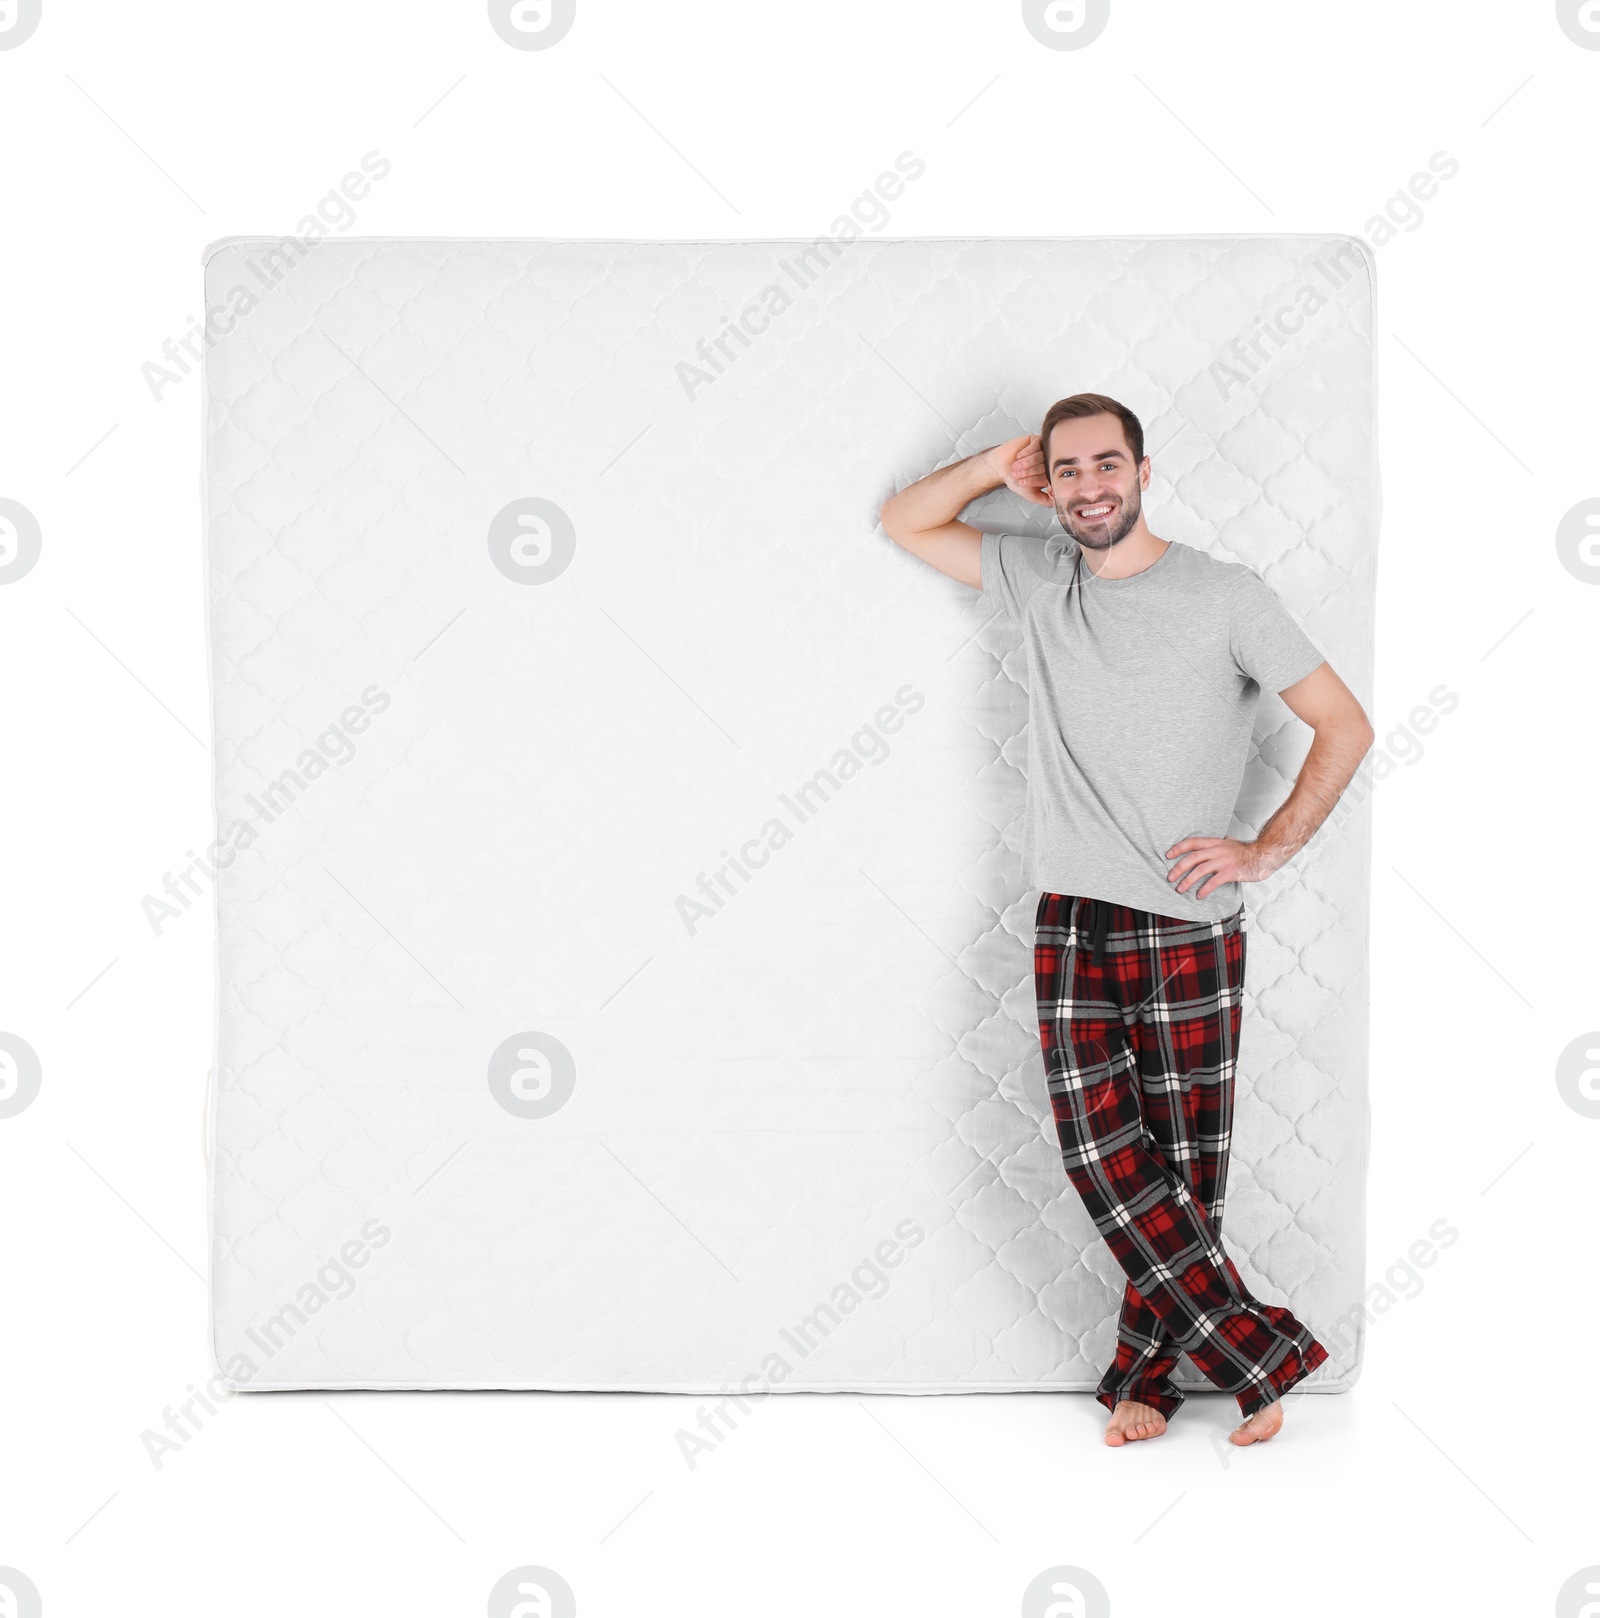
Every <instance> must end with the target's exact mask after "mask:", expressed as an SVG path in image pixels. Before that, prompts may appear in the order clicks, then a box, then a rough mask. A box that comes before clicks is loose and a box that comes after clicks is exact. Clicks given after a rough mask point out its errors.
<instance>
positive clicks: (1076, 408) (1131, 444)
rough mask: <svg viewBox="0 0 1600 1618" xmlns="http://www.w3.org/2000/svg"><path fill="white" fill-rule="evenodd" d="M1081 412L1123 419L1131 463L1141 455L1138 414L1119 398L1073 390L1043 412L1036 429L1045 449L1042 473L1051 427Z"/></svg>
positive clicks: (1047, 467)
mask: <svg viewBox="0 0 1600 1618" xmlns="http://www.w3.org/2000/svg"><path fill="white" fill-rule="evenodd" d="M1084 416H1115V417H1116V418H1117V420H1118V421H1120V422H1121V423H1122V431H1123V435H1124V436H1125V437H1126V438H1127V440H1128V448H1129V449H1131V450H1132V451H1133V464H1134V465H1135V467H1137V466H1138V464H1139V462H1140V461H1142V460H1143V459H1144V428H1143V426H1142V425H1141V424H1140V421H1139V418H1138V417H1137V416H1136V415H1134V413H1133V412H1132V411H1131V410H1130V409H1129V408H1128V407H1127V406H1126V405H1125V404H1123V403H1122V402H1121V401H1120V400H1118V399H1112V398H1109V397H1108V396H1107V395H1105V394H1103V393H1075V394H1073V395H1072V397H1071V398H1070V399H1057V400H1056V402H1055V403H1054V404H1053V405H1051V406H1050V408H1049V409H1048V410H1047V411H1045V413H1044V426H1043V427H1041V428H1040V429H1039V448H1040V449H1041V450H1042V451H1043V452H1044V473H1045V476H1046V477H1049V476H1050V431H1051V429H1052V428H1053V427H1054V426H1055V424H1056V423H1057V422H1058V421H1077V420H1079V419H1081V418H1082V417H1084Z"/></svg>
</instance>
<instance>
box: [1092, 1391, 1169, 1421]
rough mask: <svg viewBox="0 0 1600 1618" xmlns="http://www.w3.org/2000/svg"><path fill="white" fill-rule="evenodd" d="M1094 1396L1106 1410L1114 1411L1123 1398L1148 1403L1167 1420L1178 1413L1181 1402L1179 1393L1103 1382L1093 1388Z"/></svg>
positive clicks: (1132, 1401) (1136, 1402)
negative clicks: (1111, 1385)
mask: <svg viewBox="0 0 1600 1618" xmlns="http://www.w3.org/2000/svg"><path fill="white" fill-rule="evenodd" d="M1094 1396H1095V1398H1096V1399H1098V1400H1099V1401H1100V1403H1101V1404H1103V1405H1104V1406H1105V1407H1106V1409H1107V1410H1112V1411H1114V1410H1115V1409H1116V1408H1117V1406H1118V1405H1119V1404H1121V1403H1122V1401H1123V1400H1124V1399H1126V1400H1129V1401H1130V1402H1131V1403H1133V1404H1141V1405H1149V1406H1150V1408H1151V1409H1152V1410H1159V1411H1160V1412H1161V1414H1162V1415H1163V1416H1165V1417H1166V1418H1167V1420H1169V1421H1170V1420H1171V1419H1172V1417H1173V1416H1175V1415H1176V1414H1177V1413H1178V1406H1179V1405H1181V1404H1182V1403H1183V1395H1182V1394H1181V1393H1168V1392H1162V1391H1158V1390H1157V1389H1155V1388H1140V1387H1137V1386H1136V1387H1131V1388H1108V1387H1106V1386H1105V1385H1104V1384H1102V1385H1101V1386H1100V1387H1098V1388H1097V1389H1095V1395H1094Z"/></svg>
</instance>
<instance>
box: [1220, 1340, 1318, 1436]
mask: <svg viewBox="0 0 1600 1618" xmlns="http://www.w3.org/2000/svg"><path fill="white" fill-rule="evenodd" d="M1327 1357H1328V1351H1327V1349H1325V1348H1324V1347H1323V1346H1322V1344H1321V1343H1319V1342H1318V1341H1317V1340H1316V1338H1314V1337H1313V1338H1312V1339H1311V1343H1310V1346H1309V1347H1308V1348H1307V1349H1306V1350H1305V1351H1304V1352H1303V1353H1302V1352H1301V1351H1300V1350H1299V1349H1292V1350H1291V1351H1290V1352H1289V1353H1287V1354H1285V1355H1284V1357H1283V1360H1282V1361H1281V1363H1280V1364H1279V1365H1278V1367H1277V1368H1276V1370H1274V1371H1273V1372H1272V1373H1271V1377H1270V1385H1269V1386H1268V1387H1265V1388H1252V1389H1250V1391H1249V1392H1248V1393H1241V1394H1239V1395H1238V1399H1239V1409H1240V1412H1241V1413H1242V1414H1243V1416H1244V1418H1245V1420H1246V1421H1248V1420H1249V1419H1250V1417H1251V1416H1253V1415H1255V1413H1256V1412H1257V1411H1258V1410H1265V1409H1266V1408H1267V1406H1268V1405H1271V1404H1276V1403H1277V1402H1278V1401H1279V1400H1280V1399H1281V1398H1282V1397H1283V1396H1284V1394H1286V1393H1287V1392H1288V1391H1289V1390H1290V1389H1291V1388H1292V1387H1294V1385H1295V1384H1296V1383H1297V1382H1303V1381H1304V1380H1305V1379H1306V1378H1307V1377H1308V1376H1310V1375H1311V1373H1312V1372H1313V1371H1314V1370H1316V1368H1317V1367H1318V1366H1319V1365H1321V1364H1322V1362H1323V1361H1324V1360H1326V1359H1327Z"/></svg>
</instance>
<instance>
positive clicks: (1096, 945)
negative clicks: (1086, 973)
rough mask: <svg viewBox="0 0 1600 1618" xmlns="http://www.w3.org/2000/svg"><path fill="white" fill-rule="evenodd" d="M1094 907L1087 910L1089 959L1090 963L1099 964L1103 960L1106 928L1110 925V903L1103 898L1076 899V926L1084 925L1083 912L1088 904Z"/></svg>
mask: <svg viewBox="0 0 1600 1618" xmlns="http://www.w3.org/2000/svg"><path fill="white" fill-rule="evenodd" d="M1091 905H1092V906H1093V907H1094V908H1093V909H1092V910H1090V911H1089V912H1088V914H1089V916H1090V921H1089V961H1090V964H1091V965H1094V966H1099V965H1101V963H1102V962H1103V961H1104V960H1105V953H1106V929H1107V928H1108V927H1110V925H1111V905H1110V902H1109V901H1108V900H1105V899H1080V900H1079V901H1078V926H1079V928H1080V929H1082V927H1083V925H1084V913H1085V909H1086V907H1088V906H1091Z"/></svg>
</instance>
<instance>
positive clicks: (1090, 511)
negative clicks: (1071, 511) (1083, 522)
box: [1078, 505, 1116, 517]
mask: <svg viewBox="0 0 1600 1618" xmlns="http://www.w3.org/2000/svg"><path fill="white" fill-rule="evenodd" d="M1115 509H1116V508H1115V507H1114V506H1112V505H1100V506H1079V507H1078V515H1079V516H1080V517H1109V516H1110V515H1111V513H1112V511H1113V510H1115Z"/></svg>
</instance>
